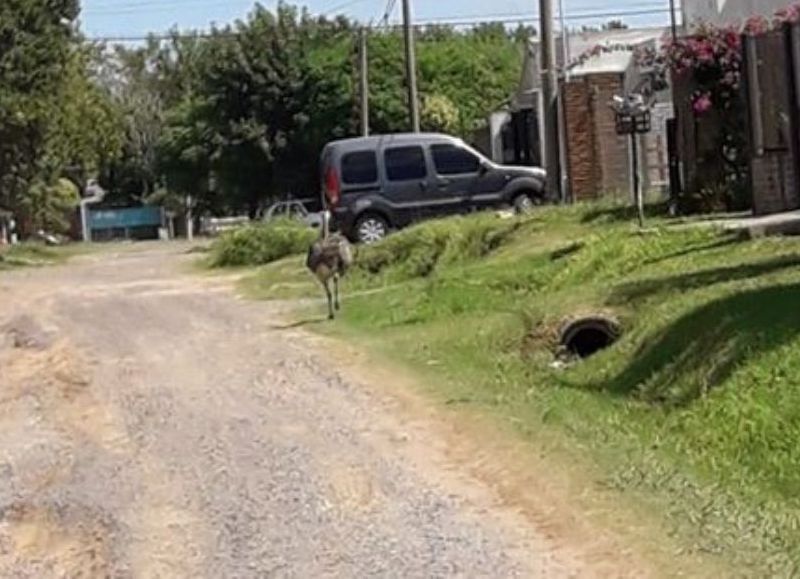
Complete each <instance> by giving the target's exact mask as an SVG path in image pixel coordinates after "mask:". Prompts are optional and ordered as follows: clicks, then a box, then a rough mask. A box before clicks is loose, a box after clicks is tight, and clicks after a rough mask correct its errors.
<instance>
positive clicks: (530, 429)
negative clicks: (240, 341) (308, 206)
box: [247, 206, 800, 577]
mask: <svg viewBox="0 0 800 579" xmlns="http://www.w3.org/2000/svg"><path fill="white" fill-rule="evenodd" d="M626 218H627V214H626V212H625V211H621V210H619V209H616V208H611V207H596V206H588V207H571V208H552V209H545V210H543V211H541V212H539V213H537V214H536V215H535V216H533V217H530V218H525V219H520V220H517V219H515V220H511V221H503V220H500V219H497V218H495V217H494V216H480V217H474V218H463V219H452V220H446V221H441V222H436V223H430V224H425V225H422V226H420V227H415V228H412V229H409V230H406V231H404V232H402V233H400V234H398V235H396V236H394V237H392V238H390V239H389V240H387V241H386V242H385V243H383V244H379V245H377V246H374V247H369V248H364V249H361V250H360V251H359V255H358V258H357V261H358V266H357V268H356V270H355V271H354V272H353V275H352V277H351V279H350V280H349V282H348V285H349V295H348V297H347V299H346V301H345V304H344V313H343V317H342V319H341V321H340V322H339V323H338V324H336V325H334V326H330V327H329V329H328V330H327V331H331V332H334V333H340V334H343V335H346V336H348V339H352V340H360V341H362V342H363V343H364V344H369V347H370V348H373V349H376V350H377V351H379V352H382V353H383V354H384V355H388V356H391V358H392V359H394V360H400V361H402V362H403V363H404V364H406V365H407V366H408V367H409V368H412V369H414V370H415V371H417V372H418V373H421V374H423V375H424V376H426V377H427V380H426V382H427V383H428V384H431V385H432V384H435V387H433V386H431V387H430V390H429V393H430V394H431V395H432V396H433V397H435V398H436V399H438V400H439V401H440V402H442V403H447V404H449V405H463V406H465V407H468V408H469V409H470V410H477V411H481V412H486V413H487V414H490V415H493V416H496V417H498V418H500V419H502V420H503V421H511V422H513V423H514V424H515V425H517V430H518V431H519V432H520V433H521V435H522V436H524V437H527V438H530V439H532V440H535V439H536V438H537V437H538V436H539V434H541V433H543V432H546V433H548V435H549V436H550V435H557V436H558V437H559V439H560V440H561V441H562V444H563V446H564V447H565V448H569V449H570V450H571V451H575V450H576V449H577V450H578V451H579V452H580V453H581V454H582V455H583V456H585V457H586V460H587V461H590V462H591V463H592V466H593V468H595V467H596V469H597V472H601V473H603V475H602V480H601V481H600V483H601V484H602V485H604V486H605V487H607V488H611V489H614V490H615V491H618V492H619V493H621V496H623V497H631V498H634V497H635V498H636V500H642V501H645V502H646V503H647V504H648V505H650V507H651V508H652V510H653V512H654V513H657V514H658V516H660V517H661V518H663V520H665V521H666V522H667V524H668V525H669V527H670V528H671V529H672V530H673V532H674V535H675V536H676V541H677V542H678V543H679V544H680V545H681V546H682V548H683V549H684V550H686V551H687V552H691V553H695V554H702V555H704V556H708V557H710V558H712V559H715V560H716V561H718V562H724V564H726V565H728V566H729V568H730V569H732V570H735V571H732V572H731V574H732V575H741V576H748V577H753V576H793V575H795V574H797V573H800V495H798V493H797V489H800V388H798V387H797V386H796V376H798V375H799V374H800V309H798V308H797V304H798V303H800V240H798V239H793V238H786V239H777V238H772V239H762V240H754V241H740V240H738V239H735V238H732V237H726V236H724V235H722V234H721V233H719V232H717V231H714V230H712V229H702V228H675V227H672V226H668V225H667V223H666V221H664V220H662V219H661V218H654V219H653V220H652V221H651V228H650V229H648V230H647V231H644V232H640V231H638V230H636V229H635V228H633V227H632V226H631V225H630V223H629V222H628V221H626ZM301 261H302V260H300V259H298V258H296V257H295V258H292V259H291V260H287V261H281V262H278V263H276V264H273V265H270V266H267V267H266V268H262V269H261V270H259V271H258V272H257V273H256V274H255V275H254V277H253V278H251V279H250V280H249V281H248V282H247V283H248V291H249V293H250V295H254V296H260V297H269V298H275V297H281V298H285V297H290V296H292V295H298V294H300V295H311V292H313V291H314V286H313V284H312V282H311V281H307V282H303V279H304V277H303V272H302V266H301ZM305 279H307V278H305ZM597 311H604V312H611V313H613V314H614V315H615V316H616V317H617V318H618V319H620V320H621V321H622V325H623V329H624V333H623V336H622V338H621V339H620V340H619V341H618V342H617V343H616V344H615V345H614V346H613V347H612V348H610V349H608V350H605V351H603V352H602V353H600V354H598V355H596V356H594V357H592V358H590V359H588V360H585V361H583V362H580V363H576V364H572V365H570V366H568V367H566V368H558V367H554V365H553V364H552V362H553V355H554V344H553V342H552V340H551V339H550V338H548V336H551V335H552V328H554V327H557V326H558V325H559V324H560V323H561V321H563V320H564V319H566V318H569V317H572V316H574V315H576V313H577V314H579V313H582V312H597Z"/></svg>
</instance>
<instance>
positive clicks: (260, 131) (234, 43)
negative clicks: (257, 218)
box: [201, 5, 349, 214]
mask: <svg viewBox="0 0 800 579" xmlns="http://www.w3.org/2000/svg"><path fill="white" fill-rule="evenodd" d="M234 32H235V34H234ZM313 32H314V29H313V27H312V26H311V25H310V21H309V18H308V16H307V15H306V14H301V13H299V12H298V11H297V10H296V9H294V8H291V7H288V6H286V5H279V6H278V8H277V10H276V12H275V13H274V14H273V13H271V12H269V11H268V10H265V9H263V8H261V7H258V8H256V10H255V11H254V12H253V14H252V15H251V16H250V18H249V20H248V21H247V22H239V23H238V24H237V25H236V27H235V29H223V30H221V31H219V32H218V33H217V34H216V35H215V38H213V39H212V41H211V43H210V45H209V47H208V53H207V54H208V66H207V67H206V68H205V69H204V71H203V73H202V76H201V91H202V92H203V94H204V95H205V98H206V99H207V103H208V107H207V109H206V110H208V111H213V114H212V115H211V116H210V119H209V126H210V127H211V130H212V132H213V137H212V139H213V142H214V144H215V147H216V151H215V163H214V167H213V169H214V172H215V175H217V176H218V177H219V180H220V183H221V185H222V186H223V187H225V189H226V190H227V192H228V194H229V195H230V196H232V197H233V198H234V204H238V205H241V206H244V207H246V208H247V209H248V210H249V212H250V213H251V214H253V213H255V212H256V211H257V210H258V208H259V206H260V205H261V204H262V203H263V202H264V201H265V200H266V199H269V198H271V197H275V196H278V195H280V194H282V193H284V191H282V186H285V185H288V184H291V183H292V182H293V180H294V179H295V178H296V177H297V175H298V173H297V169H298V168H301V167H298V163H301V164H303V165H305V164H307V161H308V157H309V146H311V145H312V144H313V145H314V146H318V145H321V143H320V142H319V141H321V140H322V138H326V137H330V134H331V132H332V131H333V130H334V128H335V127H333V126H331V125H332V124H333V125H335V124H337V123H339V122H341V120H340V118H337V115H338V114H340V113H341V110H340V108H339V107H338V102H337V100H336V99H335V98H332V95H335V94H336V91H337V88H338V87H337V86H335V84H334V82H332V80H331V79H330V78H328V77H327V76H326V75H324V74H321V72H320V70H319V69H318V68H316V67H315V66H314V65H313V63H312V62H311V48H312V40H313V36H312V34H313ZM348 116H349V115H348ZM326 129H327V130H326ZM302 180H303V181H307V173H306V176H304V177H303V179H302Z"/></svg>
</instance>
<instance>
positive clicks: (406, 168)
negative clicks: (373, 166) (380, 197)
mask: <svg viewBox="0 0 800 579" xmlns="http://www.w3.org/2000/svg"><path fill="white" fill-rule="evenodd" d="M384 162H385V163H386V176H387V177H388V178H389V180H390V181H411V180H414V179H424V178H425V176H426V175H427V174H428V169H427V167H426V166H425V153H424V151H423V150H422V147H396V148H394V149H386V153H384Z"/></svg>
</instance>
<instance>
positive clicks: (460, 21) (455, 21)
mask: <svg viewBox="0 0 800 579" xmlns="http://www.w3.org/2000/svg"><path fill="white" fill-rule="evenodd" d="M359 1H360V0H359ZM661 14H663V15H667V14H669V8H649V9H640V10H617V11H613V12H610V11H609V12H583V13H576V14H569V15H567V16H565V17H564V20H566V21H569V22H576V21H578V22H580V21H586V20H600V19H605V18H624V17H628V16H655V15H661ZM487 18H491V17H489V16H471V17H464V18H459V17H452V16H451V17H439V18H437V19H428V20H425V21H423V22H418V23H416V24H415V25H414V28H416V29H423V30H424V29H425V28H430V27H432V26H451V27H463V26H475V25H476V24H503V25H513V24H529V23H535V22H536V20H538V14H530V15H515V16H511V15H509V16H506V17H504V18H494V19H488V20H487ZM378 28H379V29H385V30H399V29H402V26H401V25H389V26H381V27H378ZM238 35H239V33H237V32H230V33H224V32H219V33H216V34H213V33H210V32H195V33H188V34H187V33H183V34H181V33H179V34H163V33H159V34H150V35H131V36H127V35H120V36H95V37H90V38H89V40H91V41H95V42H120V43H124V42H142V41H145V40H150V39H153V40H170V39H172V38H174V37H178V38H180V37H183V36H186V37H191V38H210V37H214V36H234V37H235V36H238Z"/></svg>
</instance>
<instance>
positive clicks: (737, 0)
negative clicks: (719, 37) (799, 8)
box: [683, 0, 793, 24]
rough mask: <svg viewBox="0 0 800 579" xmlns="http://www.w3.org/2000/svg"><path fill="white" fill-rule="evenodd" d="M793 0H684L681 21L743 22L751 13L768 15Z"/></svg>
mask: <svg viewBox="0 0 800 579" xmlns="http://www.w3.org/2000/svg"><path fill="white" fill-rule="evenodd" d="M792 2H793V0H684V2H683V21H684V22H686V23H687V24H692V23H694V22H697V21H704V22H710V23H712V24H744V22H745V21H746V20H747V19H748V18H749V17H750V16H753V15H757V14H760V15H762V16H767V17H770V16H772V15H773V14H775V12H776V11H777V10H780V9H781V8H785V7H786V6H788V5H789V4H791V3H792Z"/></svg>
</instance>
